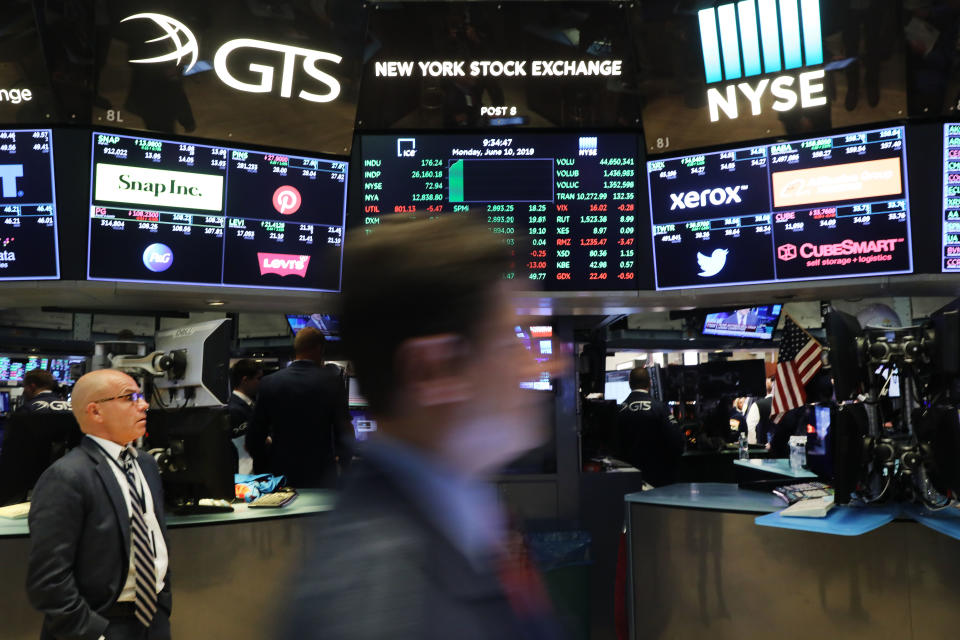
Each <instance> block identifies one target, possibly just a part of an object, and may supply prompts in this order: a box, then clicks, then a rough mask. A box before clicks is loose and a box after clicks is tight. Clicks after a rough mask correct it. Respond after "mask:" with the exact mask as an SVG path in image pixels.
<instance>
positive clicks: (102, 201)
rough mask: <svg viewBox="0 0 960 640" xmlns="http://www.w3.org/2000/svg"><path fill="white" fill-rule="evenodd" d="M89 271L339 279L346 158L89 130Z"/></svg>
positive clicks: (130, 275) (221, 279)
mask: <svg viewBox="0 0 960 640" xmlns="http://www.w3.org/2000/svg"><path fill="white" fill-rule="evenodd" d="M92 164H93V175H92V181H91V187H90V203H91V207H90V243H89V260H88V266H87V269H88V273H87V276H88V277H89V278H90V279H91V280H128V281H136V282H169V283H177V284H206V285H225V286H240V287H267V288H296V289H311V290H318V291H338V290H339V289H340V266H341V262H342V260H341V258H342V249H343V229H344V218H345V215H346V188H347V163H346V162H344V161H339V160H329V159H322V158H305V157H299V156H292V155H286V154H280V153H266V152H263V151H245V150H241V149H234V148H230V147H224V146H206V145H200V144H195V143H192V142H191V143H185V142H174V141H169V140H157V139H153V138H143V137H134V136H123V135H118V134H114V133H98V132H94V134H93V163H92Z"/></svg>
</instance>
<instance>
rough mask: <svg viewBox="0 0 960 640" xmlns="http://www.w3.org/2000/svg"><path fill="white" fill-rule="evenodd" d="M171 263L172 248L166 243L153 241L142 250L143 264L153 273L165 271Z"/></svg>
mask: <svg viewBox="0 0 960 640" xmlns="http://www.w3.org/2000/svg"><path fill="white" fill-rule="evenodd" d="M172 265H173V250H172V249H170V247H168V246H167V245H165V244H163V243H160V242H155V243H153V244H151V245H150V246H149V247H147V248H146V249H144V250H143V266H145V267H146V268H147V269H150V271H153V272H154V273H160V272H161V271H166V270H167V269H169V268H170V267H171V266H172Z"/></svg>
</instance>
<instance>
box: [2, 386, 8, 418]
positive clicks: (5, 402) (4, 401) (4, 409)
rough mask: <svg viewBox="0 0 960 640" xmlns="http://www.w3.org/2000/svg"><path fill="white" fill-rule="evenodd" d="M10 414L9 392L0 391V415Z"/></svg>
mask: <svg viewBox="0 0 960 640" xmlns="http://www.w3.org/2000/svg"><path fill="white" fill-rule="evenodd" d="M8 413H10V392H9V391H0V415H6V414H8Z"/></svg>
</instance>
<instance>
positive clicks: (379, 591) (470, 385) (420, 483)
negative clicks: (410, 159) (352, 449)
mask: <svg viewBox="0 0 960 640" xmlns="http://www.w3.org/2000/svg"><path fill="white" fill-rule="evenodd" d="M424 238H428V239H429V242H424ZM348 242H349V243H350V247H351V252H350V253H349V254H347V256H345V258H346V260H347V263H346V264H345V267H344V277H345V280H344V296H343V314H342V322H341V336H342V338H343V340H344V341H345V345H346V347H347V349H348V353H349V356H350V358H351V360H352V362H353V365H354V370H355V374H356V377H357V379H358V382H359V384H360V391H361V392H362V393H363V395H364V397H366V399H367V401H368V405H369V410H370V412H371V413H372V414H373V415H374V417H375V418H376V419H377V425H378V430H377V432H376V433H375V434H373V435H371V437H370V439H369V440H368V441H366V442H365V443H361V446H362V448H361V449H360V450H359V453H360V460H359V461H357V462H356V463H355V465H354V469H353V470H352V472H351V477H350V479H349V480H348V483H347V486H346V488H345V490H344V492H343V494H342V497H341V500H340V502H339V504H338V507H337V509H336V510H335V511H334V513H333V514H331V516H330V517H329V518H325V519H324V521H323V522H319V523H318V528H319V531H318V536H319V541H318V544H317V545H316V551H315V553H314V555H313V556H312V558H310V559H308V561H307V562H305V563H304V566H303V568H302V573H301V575H300V576H299V579H298V580H297V581H296V583H295V585H294V589H293V593H292V594H291V596H290V597H289V598H288V599H287V600H286V602H287V603H288V606H289V611H288V612H287V614H286V615H285V616H284V617H283V618H282V625H283V627H284V633H282V634H280V635H279V636H278V637H280V638H284V639H286V640H312V639H319V638H323V639H324V640H360V639H366V638H392V639H398V640H414V639H416V640H421V639H437V640H439V639H441V638H442V639H444V640H446V639H447V638H453V637H455V638H458V640H481V639H491V640H493V639H496V640H501V639H504V638H510V639H511V640H517V639H521V640H522V639H524V638H537V639H544V640H546V639H550V638H555V637H557V627H556V626H555V623H554V620H553V617H552V614H551V608H550V605H549V602H548V600H547V599H546V595H545V593H546V592H545V590H544V589H543V588H542V584H541V583H540V581H539V577H538V576H537V575H536V572H535V571H533V570H532V569H531V568H530V565H529V563H528V562H524V559H525V558H524V554H523V553H522V545H518V544H513V545H511V538H510V537H509V536H508V534H507V530H506V527H505V517H504V515H503V513H502V511H501V508H500V506H499V504H498V500H497V496H496V490H495V488H494V487H493V486H491V485H489V484H487V482H486V480H487V479H488V478H489V476H490V474H493V473H495V472H496V471H497V470H498V469H499V468H501V467H502V466H503V465H505V464H506V463H507V462H509V461H510V460H512V459H514V458H516V457H517V456H519V455H520V454H522V453H524V452H525V451H528V450H530V449H532V448H534V447H536V446H537V445H538V444H540V443H541V442H542V441H543V438H544V435H545V433H546V430H545V429H544V424H543V422H544V418H545V416H543V415H542V414H541V408H542V407H541V404H540V402H539V401H538V399H537V398H536V397H535V394H530V393H528V392H525V391H524V390H522V389H521V388H520V383H521V382H522V381H523V380H528V379H536V378H537V377H538V375H539V373H540V370H539V368H538V365H537V363H536V361H535V360H534V359H533V357H532V356H531V355H530V354H529V352H528V351H527V350H526V349H525V348H524V347H523V346H522V344H521V342H520V341H519V340H517V338H516V336H515V333H514V326H515V324H516V316H515V312H514V310H513V308H512V306H511V304H510V297H509V296H510V291H511V289H510V286H511V285H509V284H507V283H506V282H504V281H502V280H501V275H502V273H503V272H504V271H506V270H507V266H508V260H509V259H508V257H507V256H506V255H505V248H504V245H503V244H502V242H500V241H498V240H497V239H496V238H495V237H493V236H492V235H490V234H489V233H488V232H487V231H486V230H485V229H483V228H482V227H477V226H474V224H472V223H471V222H470V221H469V220H468V219H466V218H461V217H459V216H457V217H449V218H438V219H434V220H419V221H409V220H404V219H401V220H397V221H391V222H389V223H386V224H384V225H381V226H380V227H378V228H377V230H376V231H375V232H374V233H372V234H370V235H369V236H366V237H364V236H363V235H359V236H357V237H353V238H351V239H349V240H348ZM376 309H402V312H398V313H395V314H392V316H391V318H390V321H389V322H384V321H383V318H382V316H380V315H379V314H377V313H375V310H376ZM512 540H513V541H514V542H515V541H516V538H515V537H514V538H512Z"/></svg>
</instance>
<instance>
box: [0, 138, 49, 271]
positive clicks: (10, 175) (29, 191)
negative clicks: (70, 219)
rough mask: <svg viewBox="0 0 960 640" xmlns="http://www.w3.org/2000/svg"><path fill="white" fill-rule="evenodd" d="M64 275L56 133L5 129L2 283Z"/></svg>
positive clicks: (1, 144) (0, 145)
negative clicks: (56, 192)
mask: <svg viewBox="0 0 960 640" xmlns="http://www.w3.org/2000/svg"><path fill="white" fill-rule="evenodd" d="M59 275H60V265H59V260H58V257H57V211H56V198H55V196H54V180H53V148H52V141H51V132H50V130H49V129H29V130H0V281H2V280H41V279H54V278H58V277H59Z"/></svg>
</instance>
